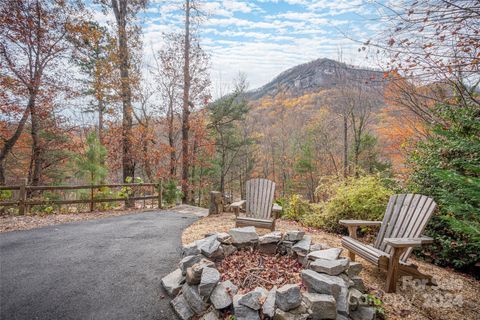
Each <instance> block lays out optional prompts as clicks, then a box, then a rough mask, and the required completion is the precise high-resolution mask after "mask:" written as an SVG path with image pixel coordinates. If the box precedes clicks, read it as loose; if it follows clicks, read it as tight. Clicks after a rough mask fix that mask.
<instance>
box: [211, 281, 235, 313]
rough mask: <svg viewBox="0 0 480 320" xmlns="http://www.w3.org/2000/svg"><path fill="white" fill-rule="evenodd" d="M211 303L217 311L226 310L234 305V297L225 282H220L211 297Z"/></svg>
mask: <svg viewBox="0 0 480 320" xmlns="http://www.w3.org/2000/svg"><path fill="white" fill-rule="evenodd" d="M210 302H211V303H212V304H213V306H214V307H215V309H224V308H227V307H228V306H230V305H231V304H232V297H231V295H230V293H229V292H228V290H227V287H226V286H225V284H224V283H223V282H220V283H219V284H218V285H217V286H216V287H215V289H213V291H212V294H211V295H210Z"/></svg>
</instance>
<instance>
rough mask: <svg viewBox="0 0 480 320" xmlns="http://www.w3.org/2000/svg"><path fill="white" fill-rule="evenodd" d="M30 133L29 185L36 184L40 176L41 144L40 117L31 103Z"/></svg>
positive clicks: (38, 182)
mask: <svg viewBox="0 0 480 320" xmlns="http://www.w3.org/2000/svg"><path fill="white" fill-rule="evenodd" d="M30 119H31V120H30V121H31V135H32V158H31V162H30V163H31V167H30V172H29V173H30V176H29V181H30V185H32V186H38V185H39V184H40V181H41V176H42V149H41V148H42V146H41V141H40V136H39V134H40V130H41V128H40V126H41V124H40V118H39V116H38V114H37V111H36V110H35V107H34V106H33V105H32V106H31V108H30Z"/></svg>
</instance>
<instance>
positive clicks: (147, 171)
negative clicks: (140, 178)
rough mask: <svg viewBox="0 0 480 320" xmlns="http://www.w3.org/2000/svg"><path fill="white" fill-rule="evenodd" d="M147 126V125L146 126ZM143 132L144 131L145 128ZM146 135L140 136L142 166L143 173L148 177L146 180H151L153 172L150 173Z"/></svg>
mask: <svg viewBox="0 0 480 320" xmlns="http://www.w3.org/2000/svg"><path fill="white" fill-rule="evenodd" d="M147 128H148V127H147ZM147 128H145V130H144V131H143V132H145V131H146V130H147ZM147 138H148V137H147V135H146V134H144V135H143V137H142V143H143V149H142V151H143V167H144V168H145V175H146V176H147V178H148V182H153V173H152V167H151V166H150V161H148V139H147Z"/></svg>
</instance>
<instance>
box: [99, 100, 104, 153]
mask: <svg viewBox="0 0 480 320" xmlns="http://www.w3.org/2000/svg"><path fill="white" fill-rule="evenodd" d="M103 109H104V104H103V101H102V100H99V101H98V141H100V144H101V145H102V146H103V145H104V144H103V143H104V140H103Z"/></svg>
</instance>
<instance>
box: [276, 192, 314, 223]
mask: <svg viewBox="0 0 480 320" xmlns="http://www.w3.org/2000/svg"><path fill="white" fill-rule="evenodd" d="M311 210H312V209H311V206H310V203H309V202H308V201H307V200H305V199H304V198H303V197H302V196H301V195H298V194H294V195H291V196H290V197H288V198H285V201H283V212H282V218H285V219H288V220H295V221H300V219H301V218H302V217H303V216H305V215H308V214H310V213H311Z"/></svg>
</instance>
